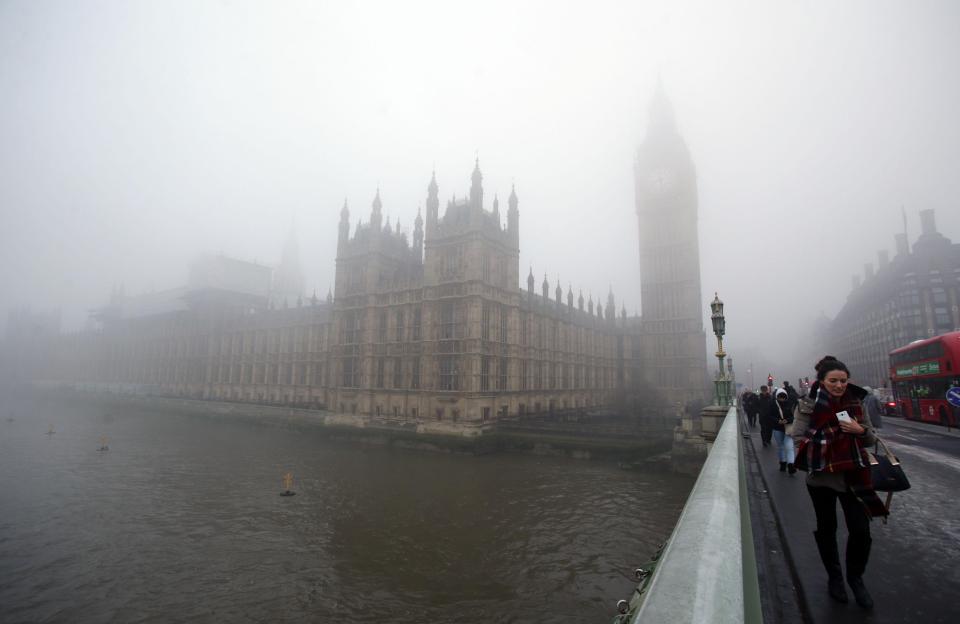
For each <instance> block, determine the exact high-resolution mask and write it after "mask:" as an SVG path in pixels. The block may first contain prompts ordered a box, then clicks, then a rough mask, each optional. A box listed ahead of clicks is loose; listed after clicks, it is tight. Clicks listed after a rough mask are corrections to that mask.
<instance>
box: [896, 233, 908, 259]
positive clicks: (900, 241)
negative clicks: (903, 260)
mask: <svg viewBox="0 0 960 624" xmlns="http://www.w3.org/2000/svg"><path fill="white" fill-rule="evenodd" d="M894 239H895V240H896V241H897V255H898V256H909V255H910V247H909V245H907V235H906V234H897V235H896V236H894Z"/></svg>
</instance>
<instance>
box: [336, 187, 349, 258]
mask: <svg viewBox="0 0 960 624" xmlns="http://www.w3.org/2000/svg"><path fill="white" fill-rule="evenodd" d="M348 238H350V209H349V208H347V198H346V197H344V198H343V208H341V209H340V226H339V231H338V233H337V249H338V250H339V249H340V248H341V247H342V246H343V244H344V243H346V242H347V239H348Z"/></svg>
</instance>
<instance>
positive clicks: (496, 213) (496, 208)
mask: <svg viewBox="0 0 960 624" xmlns="http://www.w3.org/2000/svg"><path fill="white" fill-rule="evenodd" d="M493 218H494V220H495V221H496V222H497V227H498V228H499V227H500V200H499V199H498V198H497V195H496V193H494V195H493Z"/></svg>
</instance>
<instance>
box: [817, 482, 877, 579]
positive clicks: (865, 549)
mask: <svg viewBox="0 0 960 624" xmlns="http://www.w3.org/2000/svg"><path fill="white" fill-rule="evenodd" d="M807 491H808V492H809V493H810V500H811V501H813V511H814V513H816V515H817V536H818V537H817V539H818V540H830V541H832V543H833V550H834V552H836V535H837V500H839V501H840V508H841V509H843V519H844V521H845V522H846V524H847V533H848V536H847V552H846V563H847V578H860V577H861V576H863V572H864V570H866V568H867V559H869V557H870V544H871V541H872V540H871V539H870V516H868V515H867V510H866V508H865V507H864V506H863V503H861V502H860V501H858V500H857V499H856V497H855V496H854V495H853V494H851V493H850V492H842V493H841V492H837V491H836V490H834V489H832V488H828V487H810V486H809V485H808V486H807ZM822 549H823V546H821V556H824V552H823V550H822ZM824 563H825V564H827V561H826V560H825V561H824ZM837 563H838V564H839V561H837Z"/></svg>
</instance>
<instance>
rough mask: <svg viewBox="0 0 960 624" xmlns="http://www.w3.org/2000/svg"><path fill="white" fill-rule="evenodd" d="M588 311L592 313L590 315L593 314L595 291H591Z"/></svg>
mask: <svg viewBox="0 0 960 624" xmlns="http://www.w3.org/2000/svg"><path fill="white" fill-rule="evenodd" d="M587 312H589V313H590V316H593V293H590V303H588V304H587Z"/></svg>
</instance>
